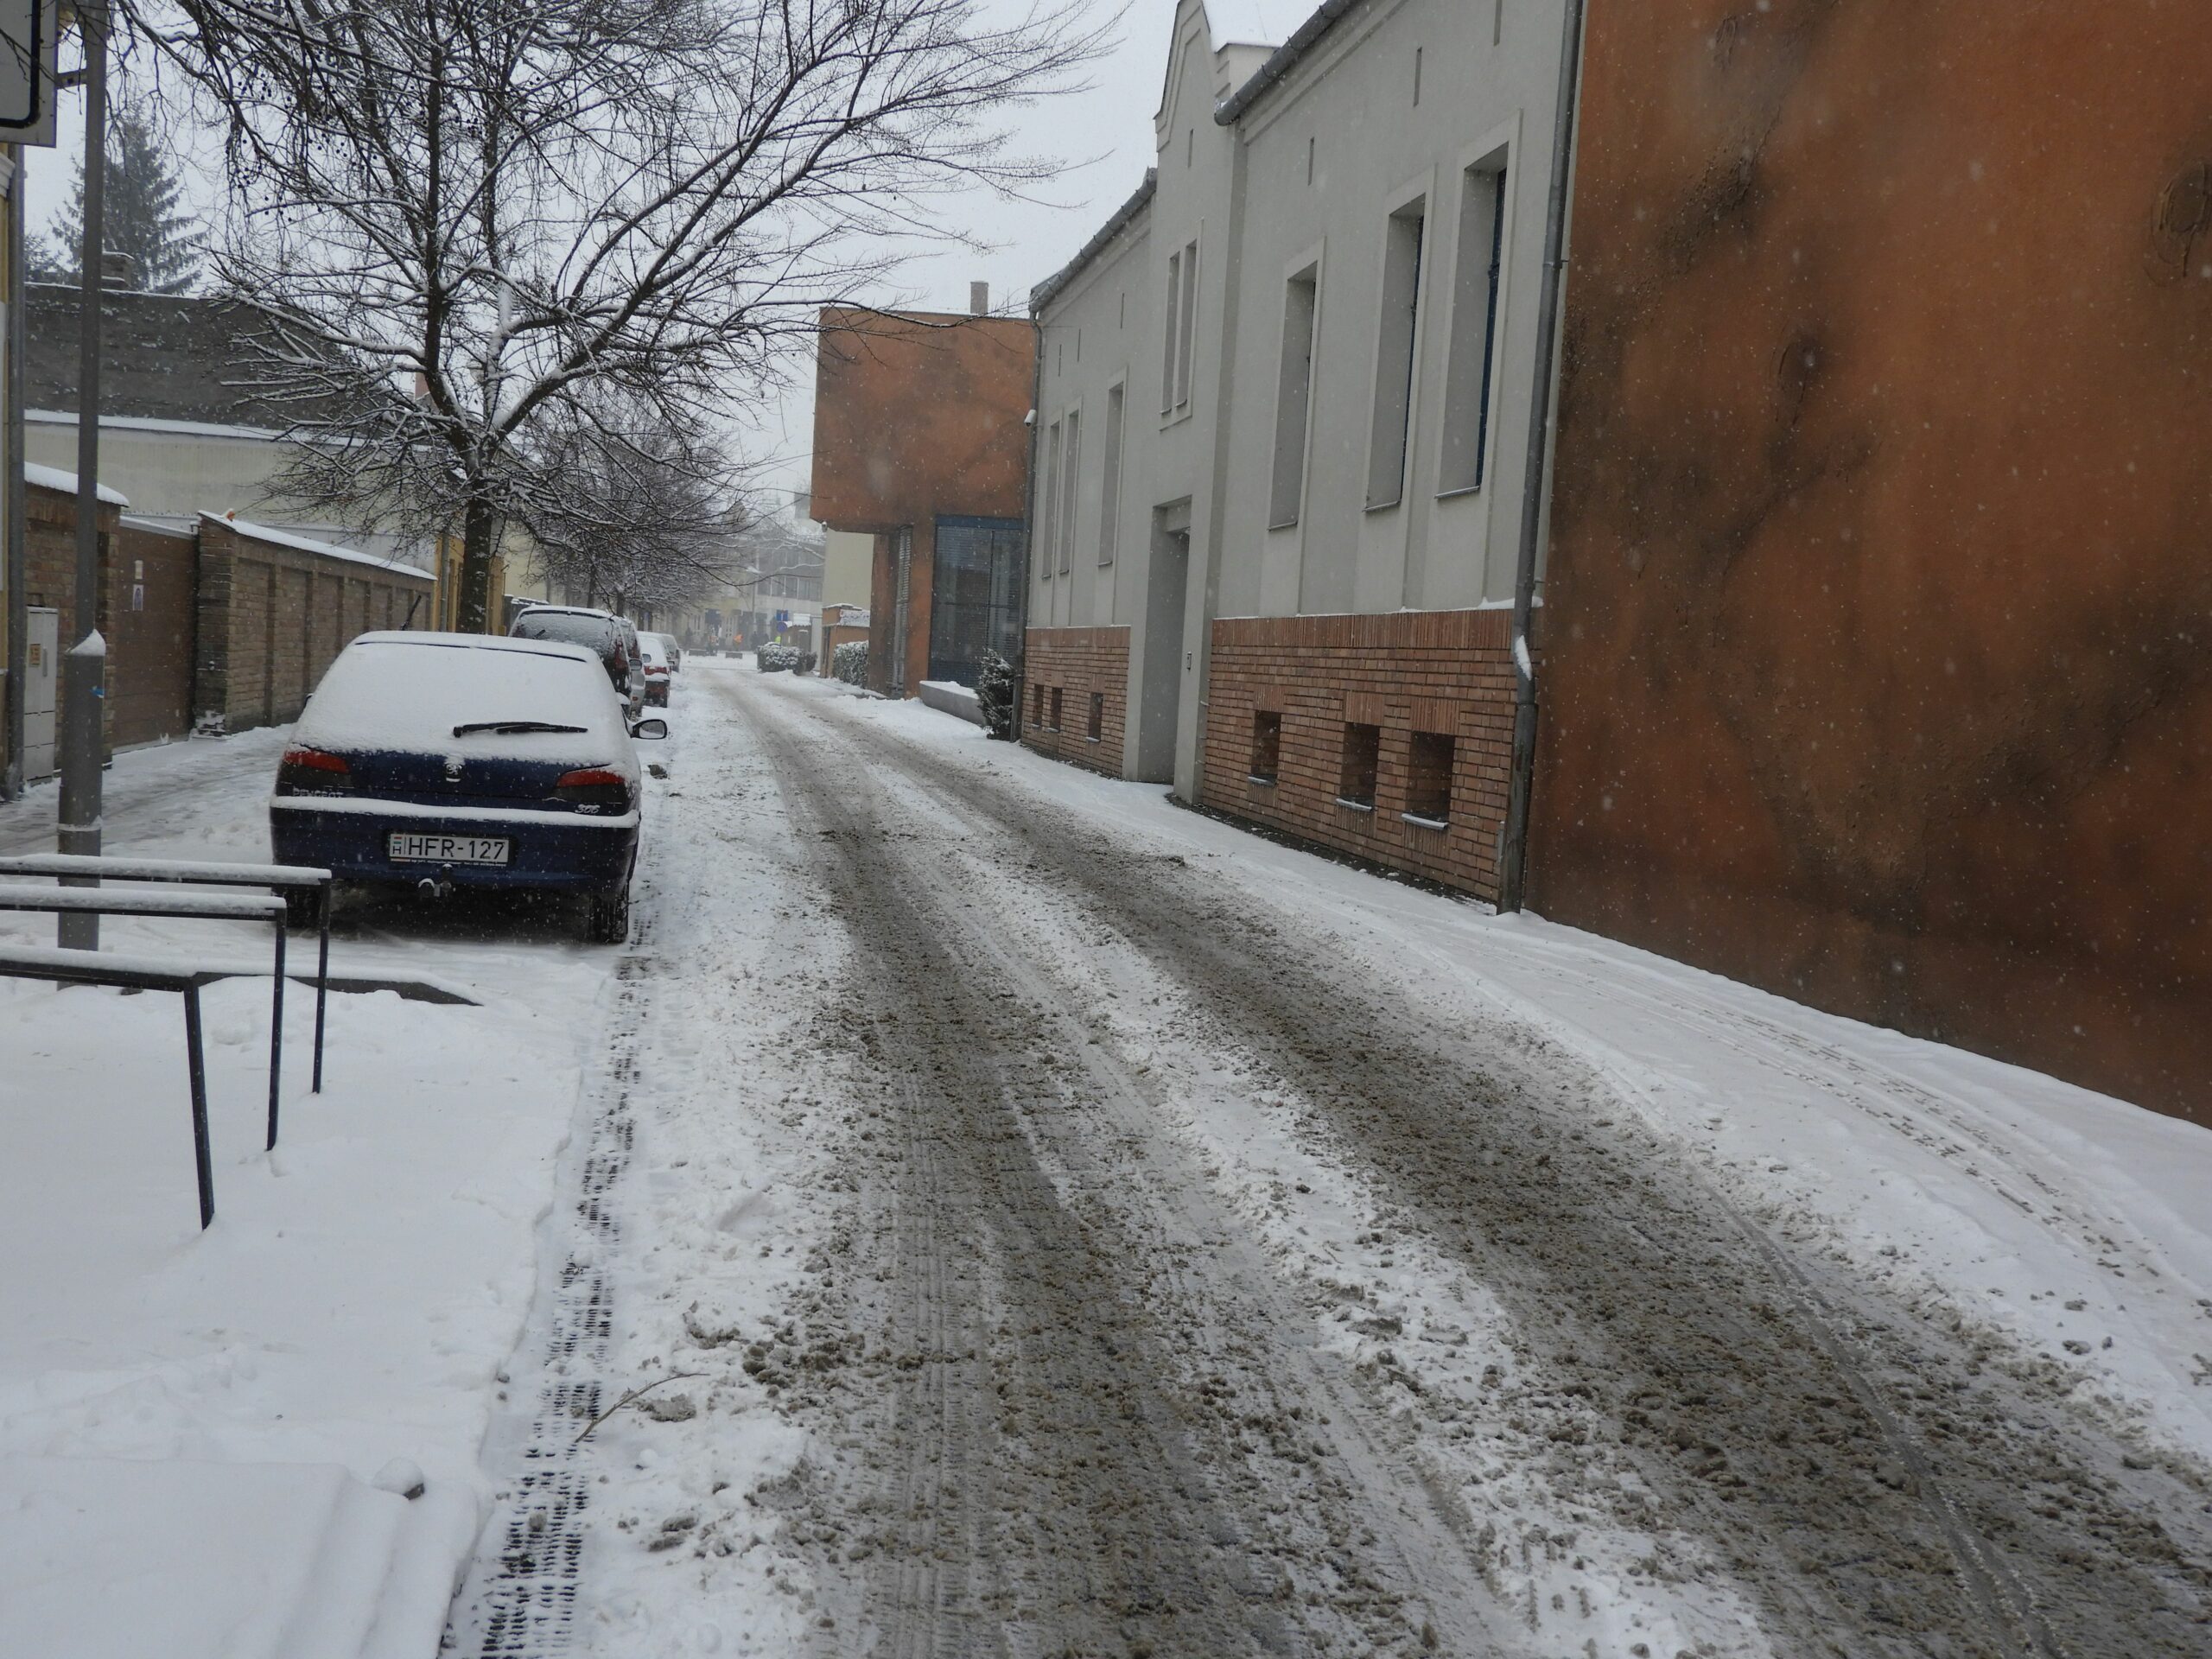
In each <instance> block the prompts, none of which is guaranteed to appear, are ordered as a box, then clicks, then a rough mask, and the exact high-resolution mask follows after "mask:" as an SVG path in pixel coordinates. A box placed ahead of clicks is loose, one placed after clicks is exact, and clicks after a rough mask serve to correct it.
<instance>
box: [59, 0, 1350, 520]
mask: <svg viewBox="0 0 2212 1659" xmlns="http://www.w3.org/2000/svg"><path fill="white" fill-rule="evenodd" d="M1317 3H1319V0H1215V6H1214V10H1215V11H1216V12H1217V13H1218V14H1220V15H1219V16H1217V17H1216V19H1215V21H1216V23H1217V27H1218V28H1219V29H1221V30H1222V31H1223V32H1224V33H1226V34H1230V35H1251V34H1255V33H1262V32H1265V33H1267V34H1268V35H1270V36H1271V37H1277V38H1279V37H1280V34H1281V21H1280V18H1279V16H1278V14H1281V13H1283V12H1284V11H1285V10H1286V7H1287V9H1288V10H1293V11H1296V12H1300V13H1302V12H1304V11H1306V10H1312V8H1313V5H1314V4H1317ZM1101 10H1102V11H1110V10H1112V0H1101ZM1174 10H1175V0H1128V6H1127V10H1126V12H1125V14H1124V16H1122V22H1121V25H1120V29H1119V30H1118V40H1117V41H1116V45H1115V47H1114V48H1113V50H1112V51H1111V52H1110V53H1109V54H1108V55H1107V56H1106V57H1105V58H1104V59H1103V60H1100V61H1099V62H1098V63H1096V64H1095V65H1094V66H1093V67H1092V68H1091V70H1090V75H1089V77H1088V79H1089V80H1090V86H1089V88H1088V90H1086V91H1084V92H1076V93H1071V94H1069V95H1067V96H1065V97H1062V98H1057V99H1048V100H1046V101H1044V102H1042V103H1039V104H1038V105H1033V106H1031V107H1029V108H1027V109H1023V110H1020V111H1015V112H1014V122H1013V125H1014V135H1015V137H1014V142H1015V144H1016V146H1017V148H1019V149H1022V150H1024V151H1026V152H1027V153H1030V154H1036V155H1044V156H1052V157H1055V158H1057V159H1058V160H1059V161H1060V162H1063V163H1064V164H1065V170H1064V171H1063V172H1062V173H1060V175H1058V178H1057V179H1055V180H1054V181H1053V182H1052V184H1051V185H1050V186H1049V187H1048V188H1046V191H1045V192H1044V193H1043V199H1042V200H1036V201H1029V202H1007V201H1001V200H997V199H995V198H994V197H992V196H991V195H989V194H988V193H984V192H980V191H979V192H977V193H976V195H975V197H974V198H973V199H972V201H971V203H970V204H969V208H968V213H969V219H968V228H969V230H970V231H971V232H973V233H974V234H976V236H978V237H979V238H982V239H983V240H984V241H986V242H988V243H989V244H990V245H992V251H990V252H988V253H986V254H982V255H980V256H978V255H975V254H970V253H967V252H964V251H947V252H943V253H936V254H931V255H929V256H926V257H919V258H917V259H915V260H914V261H912V263H911V264H909V265H908V266H907V267H906V269H905V270H904V271H903V272H902V273H901V279H900V282H899V290H900V291H899V292H898V293H897V294H895V295H887V296H884V297H885V298H886V299H887V300H895V301H896V302H899V303H902V304H911V305H914V306H918V307H920V308H926V309H931V310H944V311H959V310H965V309H966V308H967V305H968V284H969V283H970V282H971V281H976V280H982V281H985V282H988V283H990V285H991V299H992V303H993V305H994V306H995V307H998V308H1004V307H1006V306H1007V305H1009V304H1014V305H1016V306H1017V307H1019V308H1026V304H1027V295H1028V292H1029V289H1031V287H1033V285H1034V284H1035V283H1039V282H1040V281H1042V280H1043V279H1044V278H1045V277H1048V276H1050V275H1051V274H1052V272H1053V271H1055V270H1058V269H1059V267H1060V266H1061V265H1062V264H1065V263H1066V261H1067V260H1068V259H1069V258H1070V257H1072V256H1073V254H1074V253H1075V251H1076V250H1077V249H1078V248H1080V247H1081V246H1082V245H1084V242H1085V241H1087V240H1089V238H1090V233H1091V232H1092V231H1094V230H1096V228H1097V226H1099V224H1100V223H1101V222H1102V221H1103V219H1105V217H1106V215H1107V214H1108V213H1111V212H1112V211H1113V210H1114V209H1115V208H1116V207H1118V206H1119V205H1120V204H1121V202H1122V200H1123V199H1124V198H1126V197H1127V196H1128V194H1129V193H1130V192H1131V191H1132V190H1134V189H1135V188H1136V187H1137V183H1138V181H1140V180H1141V178H1143V176H1144V170H1145V168H1147V167H1148V166H1150V165H1151V163H1152V160H1153V150H1152V117H1153V113H1154V111H1155V110H1156V109H1157V108H1158V106H1159V103H1160V85H1161V82H1162V80H1163V79H1164V77H1165V74H1166V63H1167V32H1168V27H1169V24H1170V22H1171V21H1172V20H1173V16H1174ZM66 55H67V48H65V56H66ZM60 126H61V131H62V134H63V140H62V143H60V145H59V146H58V147H57V148H55V149H52V150H47V151H39V150H33V151H31V152H30V160H29V167H28V169H27V170H28V180H27V183H28V186H29V188H28V190H27V192H26V195H25V209H26V213H27V215H28V218H29V225H30V227H31V229H32V230H33V231H34V232H36V231H39V230H41V229H43V228H44V227H45V226H47V224H48V222H49V221H50V220H51V219H52V217H53V215H54V212H55V211H56V209H57V208H58V207H60V204H61V202H62V200H64V199H65V197H66V196H67V194H68V191H69V188H70V183H71V181H72V180H73V178H74V177H75V173H76V160H77V156H78V155H79V153H80V150H81V148H82V143H81V139H82V133H83V127H84V112H83V106H82V105H81V103H79V101H78V99H77V97H76V95H75V94H73V93H65V94H64V95H63V103H62V106H61V111H60ZM191 148H192V149H193V151H194V153H191V154H188V156H186V157H185V160H186V161H187V163H188V167H189V168H190V169H191V170H192V171H193V173H194V175H196V178H197V180H198V185H199V188H198V193H197V194H199V195H200V198H201V200H213V199H214V198H215V196H216V194H217V186H218V183H219V181H218V180H216V179H215V178H214V176H213V174H212V171H211V169H212V168H214V167H216V166H218V165H219V162H220V156H219V152H218V151H217V150H216V149H214V147H213V146H212V145H211V144H208V143H205V142H204V141H203V142H201V143H198V144H196V145H194V146H192V147H191ZM808 378H810V377H809V375H808V374H806V373H804V372H802V373H801V374H800V375H799V376H798V380H799V381H800V382H801V384H799V385H797V386H795V388H794V390H793V391H792V392H791V395H790V396H788V397H785V398H783V399H782V400H780V401H779V403H778V404H776V405H775V406H773V407H771V408H766V409H756V410H742V411H738V412H737V413H738V418H739V420H740V423H741V435H740V436H739V439H738V442H739V445H740V447H741V448H742V449H744V450H745V451H747V452H748V453H749V454H752V455H753V456H756V457H758V458H760V460H762V461H768V462H770V463H771V467H770V475H771V477H772V480H773V481H774V482H776V483H778V484H779V485H783V486H791V487H800V488H803V487H804V486H805V483H806V477H807V467H808V465H809V454H808V449H809V445H810V442H811V427H812V421H813V404H812V398H811V396H810V387H809V386H807V385H805V384H804V382H805V381H806V380H807V379H808Z"/></svg>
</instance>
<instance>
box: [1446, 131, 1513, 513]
mask: <svg viewBox="0 0 2212 1659" xmlns="http://www.w3.org/2000/svg"><path fill="white" fill-rule="evenodd" d="M1505 177H1506V175H1505V169H1504V168H1493V169H1488V170H1485V169H1484V168H1468V169H1467V171H1466V174H1465V178H1464V182H1463V183H1462V185H1461V188H1460V192H1459V262H1458V267H1457V270H1456V273H1455V275H1454V277H1453V279H1452V345H1451V358H1450V360H1449V363H1448V364H1447V365H1446V369H1445V376H1444V455H1443V461H1442V464H1441V466H1440V467H1439V469H1438V472H1437V480H1436V486H1437V489H1438V491H1439V492H1440V493H1443V494H1446V495H1449V494H1451V493H1453V492H1454V491H1458V490H1478V489H1480V488H1481V487H1482V484H1483V472H1484V467H1485V465H1486V464H1487V461H1486V458H1487V456H1488V454H1489V451H1490V396H1491V375H1492V372H1493V371H1494V370H1495V367H1496V365H1497V295H1498V278H1499V274H1500V272H1501V271H1502V270H1503V267H1504V262H1505Z"/></svg>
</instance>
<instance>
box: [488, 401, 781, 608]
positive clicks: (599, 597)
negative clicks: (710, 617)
mask: <svg viewBox="0 0 2212 1659" xmlns="http://www.w3.org/2000/svg"><path fill="white" fill-rule="evenodd" d="M608 402H609V400H607V399H606V398H604V397H594V398H590V399H578V400H570V401H568V402H564V403H563V404H560V405H558V406H556V408H555V409H554V410H553V411H552V412H551V413H550V415H549V416H548V417H547V418H546V419H545V420H544V421H543V423H540V429H539V430H538V431H537V433H536V434H534V435H533V438H532V442H531V446H530V449H531V454H530V461H531V465H530V466H529V467H528V468H527V469H526V470H527V473H528V475H529V478H528V486H527V487H524V488H521V489H518V491H516V496H517V499H518V505H517V508H516V512H517V515H518V522H519V523H520V524H522V526H523V528H524V529H525V530H526V531H529V533H530V535H531V538H532V539H533V540H534V541H535V542H536V543H537V548H538V556H539V559H540V561H541V563H542V567H543V574H544V575H546V577H547V578H548V579H549V580H550V581H551V582H557V583H559V584H560V586H561V588H562V590H563V592H564V593H566V594H568V595H569V597H570V598H572V599H578V598H580V599H581V600H582V601H583V602H584V603H585V604H588V605H599V604H605V605H607V606H609V607H612V608H613V609H614V610H617V611H631V610H636V609H641V608H642V609H650V610H652V611H663V610H666V609H671V608H677V607H683V606H685V605H688V604H690V603H692V602H694V601H697V600H700V599H703V598H705V597H707V596H708V595H709V594H715V593H719V592H721V591H722V590H723V589H724V588H727V587H728V584H729V582H730V579H731V575H732V570H733V567H734V563H735V550H736V544H737V538H738V537H740V536H741V534H742V533H743V532H744V530H745V528H746V527H747V524H749V523H750V521H751V519H752V517H753V514H752V511H751V506H750V503H749V500H748V499H747V496H746V495H745V494H744V493H742V492H741V491H740V490H737V489H734V488H733V487H732V486H731V485H730V484H729V483H728V481H727V480H734V479H735V478H736V477H737V476H738V472H737V469H736V468H735V467H734V466H733V465H732V464H731V463H730V462H729V461H728V458H727V456H726V455H725V454H723V452H722V450H721V448H720V447H719V446H718V445H715V444H714V443H712V442H709V441H707V440H705V439H703V438H702V437H701V436H700V435H697V434H693V433H686V432H683V431H679V430H677V429H673V428H671V427H670V426H669V425H668V424H667V423H665V422H664V421H663V420H661V419H659V418H658V417H657V416H655V415H654V414H653V413H652V411H651V410H646V409H645V408H643V407H642V406H640V405H639V404H638V403H637V402H636V400H633V399H617V400H613V406H612V407H611V408H610V407H607V404H608Z"/></svg>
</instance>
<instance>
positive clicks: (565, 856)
mask: <svg viewBox="0 0 2212 1659" xmlns="http://www.w3.org/2000/svg"><path fill="white" fill-rule="evenodd" d="M380 808H385V809H388V810H379V809H380ZM395 830H400V831H404V832H406V833H408V834H411V835H429V836H438V835H449V836H505V837H506V838H507V840H508V842H510V843H511V844H510V846H509V849H508V859H507V861H506V862H505V864H458V863H455V864H436V863H427V862H421V861H412V860H408V861H398V862H395V861H393V860H392V859H391V856H390V855H389V849H390V846H391V839H390V838H391V834H392V832H393V831H395ZM269 839H270V845H271V847H272V848H273V849H275V853H276V856H277V861H279V862H281V863H302V864H314V865H320V866H321V867H322V868H326V869H327V870H328V871H330V873H331V874H333V875H334V876H336V877H337V878H338V880H340V881H362V882H377V883H384V884H390V885H392V886H397V887H413V886H415V885H416V883H417V882H420V881H422V880H425V879H426V878H435V879H442V880H448V881H450V882H451V883H452V884H453V885H454V886H455V887H486V888H509V889H517V888H531V889H549V890H554V891H559V892H569V893H605V892H607V891H610V890H611V889H613V888H616V887H622V886H625V885H626V883H627V882H628V880H629V876H630V866H631V864H632V861H633V859H634V858H635V856H636V854H637V848H638V818H637V815H636V814H635V813H631V814H629V815H627V816H626V817H620V818H587V817H575V816H572V815H569V814H566V813H555V812H492V811H486V810H481V809H474V810H459V811H454V812H450V813H447V812H439V811H437V810H435V809H425V808H423V807H420V806H413V805H410V804H405V803H402V802H389V803H379V802H372V801H358V802H356V801H347V802H344V803H342V804H335V805H334V804H332V803H330V802H328V801H327V800H314V799H306V800H294V799H288V798H283V797H281V796H280V797H278V798H276V799H274V800H272V801H270V804H269Z"/></svg>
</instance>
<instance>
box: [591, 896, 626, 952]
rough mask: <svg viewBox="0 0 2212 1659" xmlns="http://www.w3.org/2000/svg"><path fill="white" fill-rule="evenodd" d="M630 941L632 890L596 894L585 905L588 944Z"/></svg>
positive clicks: (624, 942)
mask: <svg viewBox="0 0 2212 1659" xmlns="http://www.w3.org/2000/svg"><path fill="white" fill-rule="evenodd" d="M629 939H630V889H629V888H628V887H623V888H621V889H620V891H618V892H614V893H594V894H592V896H591V898H590V899H588V900H587V901H586V903H585V905H584V942H585V943H586V944H628V943H629Z"/></svg>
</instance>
